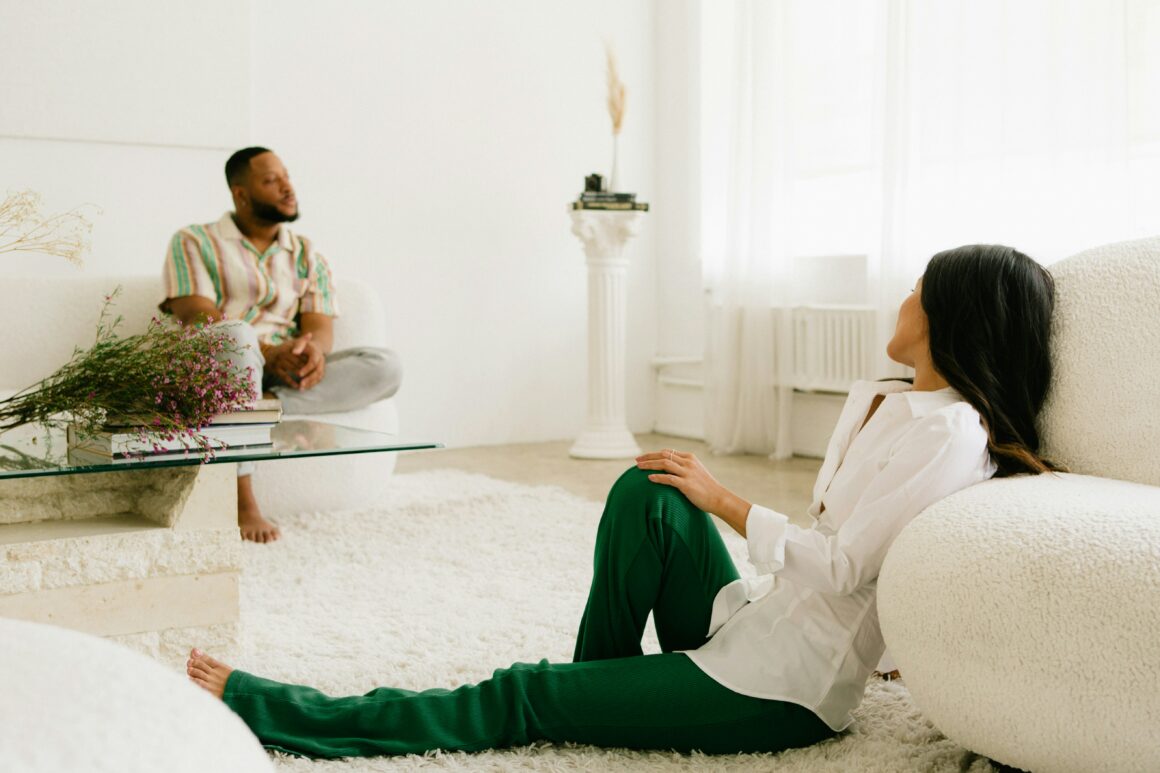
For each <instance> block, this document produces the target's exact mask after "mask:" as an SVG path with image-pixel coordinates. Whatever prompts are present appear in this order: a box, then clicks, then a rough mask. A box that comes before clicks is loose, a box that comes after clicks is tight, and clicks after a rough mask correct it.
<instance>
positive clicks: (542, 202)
mask: <svg viewBox="0 0 1160 773" xmlns="http://www.w3.org/2000/svg"><path fill="white" fill-rule="evenodd" d="M182 7H185V4H181V3H177V2H176V0H172V1H171V2H165V3H150V2H148V0H122V1H121V2H119V3H117V4H115V5H107V4H103V5H101V6H91V7H90V6H88V5H87V4H85V3H83V2H81V0H70V1H66V0H58V2H55V3H49V4H46V5H34V4H30V3H25V4H18V3H15V2H11V1H10V0H4V3H3V5H0V67H3V72H4V75H0V82H4V83H5V88H4V89H3V93H4V94H5V95H12V94H15V95H17V96H18V97H19V99H16V100H13V99H9V98H6V99H5V102H6V104H5V106H4V110H3V111H2V112H0V170H3V171H2V172H0V187H2V188H3V189H6V190H15V189H21V188H25V187H29V188H33V189H36V190H38V191H40V192H41V193H43V194H44V196H45V199H46V203H47V205H48V207H49V208H51V209H61V208H67V207H71V206H73V205H75V204H78V203H82V202H92V203H94V204H97V205H99V206H100V207H101V208H102V209H103V214H102V215H101V216H100V217H99V218H98V219H97V221H96V227H95V229H94V232H93V250H92V253H91V254H90V255H89V256H88V258H87V259H86V262H85V266H84V268H83V269H82V270H83V271H85V272H88V273H92V274H112V273H118V272H120V273H132V274H154V273H156V272H157V271H158V270H159V266H160V260H161V256H162V253H163V250H164V248H165V245H166V242H167V239H168V237H169V236H170V235H171V234H172V232H173V231H174V230H175V229H176V228H178V227H180V226H182V225H185V224H188V223H190V222H208V221H210V220H213V219H216V218H217V217H218V216H220V214H221V213H222V212H223V211H225V210H226V209H227V208H228V206H229V198H228V192H227V190H226V187H225V184H224V181H223V179H222V172H221V167H222V164H223V163H224V161H225V159H226V157H227V156H228V154H229V152H230V151H231V150H233V149H235V148H237V147H241V146H243V145H246V144H263V145H267V146H269V147H272V148H274V149H275V150H277V152H278V153H279V154H280V155H281V156H282V158H283V160H284V161H285V162H286V164H287V166H288V167H289V169H290V172H291V174H292V176H293V178H294V180H295V182H296V185H297V188H298V193H299V200H300V202H301V206H302V212H303V216H302V219H301V220H300V221H299V223H298V224H297V225H296V227H297V228H298V229H299V230H300V231H302V232H303V233H306V234H308V235H310V236H311V237H313V238H314V240H315V241H316V242H317V243H318V244H319V246H320V248H321V249H322V250H323V252H324V254H326V255H327V256H328V257H329V258H330V260H331V263H332V265H333V267H334V268H335V271H336V273H338V274H340V275H346V276H357V277H360V278H362V279H364V280H365V281H367V282H370V283H371V284H372V285H373V286H374V287H375V288H377V289H378V291H379V292H380V293H381V294H382V296H383V298H384V301H385V302H386V305H387V315H388V323H389V333H390V337H391V339H392V340H393V341H394V346H395V348H396V349H397V350H398V351H399V353H400V354H401V356H402V358H403V361H404V364H405V367H406V369H407V375H406V380H405V383H404V386H403V389H402V391H401V392H400V395H399V398H398V399H399V408H400V412H401V416H402V424H403V430H404V432H405V433H406V434H407V435H408V436H412V437H424V438H431V439H435V440H440V441H443V442H445V443H447V444H449V445H472V444H488V443H504V442H514V441H533V440H545V439H556V438H567V437H572V436H574V435H575V434H576V433H577V431H578V430H579V428H580V426H581V424H582V421H583V418H584V405H585V381H586V376H585V363H586V357H585V354H584V352H585V345H586V344H585V331H586V322H585V313H586V308H587V305H586V287H585V282H586V270H585V266H584V259H583V254H582V251H581V249H580V245H579V243H578V242H577V241H576V240H575V238H574V237H573V236H571V234H570V232H569V221H568V218H567V216H566V214H565V211H564V207H565V204H566V202H568V201H569V200H571V199H572V198H574V196H575V194H576V192H577V191H578V190H580V188H581V187H582V182H583V177H584V175H585V174H587V173H589V172H592V171H601V172H605V171H606V170H607V167H608V165H609V163H610V155H611V139H610V129H609V125H608V118H607V114H606V112H605V109H604V96H605V85H604V77H605V71H604V59H603V48H602V44H603V40H604V39H606V38H607V39H609V40H611V41H613V43H614V44H615V46H616V49H617V51H618V53H619V56H620V67H621V76H622V78H623V79H624V81H625V82H626V83H627V84H628V89H629V96H628V99H629V102H628V112H627V119H626V123H625V128H624V134H623V135H622V138H621V144H620V173H621V176H622V179H623V180H624V182H625V183H626V187H628V188H630V189H635V190H636V191H638V192H639V193H640V194H641V196H642V198H644V199H646V200H647V199H650V197H651V196H650V195H651V194H652V193H653V190H654V188H655V185H654V179H655V167H654V164H655V160H654V158H655V157H654V149H653V145H652V142H653V138H654V136H656V125H655V121H654V117H655V115H656V109H657V105H656V103H655V100H656V93H655V90H654V88H653V83H654V75H655V73H654V70H655V68H656V66H657V64H656V59H655V56H654V42H653V41H654V34H655V33H654V8H653V2H651V0H634V1H632V2H615V0H588V1H587V2H563V0H553V1H551V2H544V1H542V0H503V1H502V2H498V1H497V2H489V3H475V2H469V0H430V1H426V2H422V3H416V2H411V1H408V0H393V1H390V2H387V1H385V0H357V1H356V0H348V1H347V2H343V3H327V4H322V3H317V2H310V0H292V1H291V0H279V1H278V2H275V0H250V2H249V3H243V2H227V0H215V2H214V3H213V4H211V5H209V6H207V5H205V4H204V3H200V4H198V14H197V15H196V16H195V15H192V14H189V13H184V12H182V11H181V9H182ZM159 9H161V10H159ZM94 29H95V30H98V32H99V34H95V35H94V34H86V30H90V31H91V30H94ZM159 30H165V34H164V35H161V34H160V33H159ZM159 39H163V40H164V45H160V44H159V43H158V42H157V41H158V40H159ZM45 52H49V53H45ZM239 52H242V53H241V54H240V53H239ZM243 54H244V55H243ZM29 63H31V65H29ZM70 79H73V80H70ZM38 94H39V95H42V96H40V97H36V98H35V99H34V98H33V97H35V96H36V95H38ZM82 94H83V95H84V98H83V99H82V98H81V96H80V95H82ZM247 103H248V110H245V109H242V108H239V105H245V104H247ZM143 106H147V109H142V107H143ZM654 206H656V212H658V213H659V212H661V211H663V208H662V207H661V206H657V205H656V204H654ZM656 231H657V223H656V219H655V218H652V217H650V218H647V219H646V223H645V225H644V227H643V228H642V233H641V235H640V237H638V238H637V240H636V241H635V242H633V243H632V244H630V245H629V247H628V249H627V254H628V255H629V256H630V258H631V268H630V274H629V298H630V307H631V308H630V310H629V315H628V330H629V343H628V374H629V389H628V403H627V404H628V415H629V422H630V428H631V429H633V430H634V431H643V430H647V429H648V428H650V427H651V426H652V421H653V416H652V379H651V375H652V374H651V372H650V368H649V365H648V362H649V359H650V358H651V356H652V354H653V353H654V351H655V350H656V347H657V341H656V335H657V292H658V284H657V282H656V261H655V237H654V233H655V232H656ZM0 260H3V262H4V263H5V264H6V268H7V269H8V270H18V271H25V272H28V271H32V272H40V273H60V272H65V271H70V270H73V269H71V268H69V267H66V266H64V265H62V262H61V261H59V260H58V259H48V258H19V259H13V258H12V256H10V255H4V256H2V257H0Z"/></svg>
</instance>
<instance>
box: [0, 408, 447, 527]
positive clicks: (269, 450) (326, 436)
mask: <svg viewBox="0 0 1160 773" xmlns="http://www.w3.org/2000/svg"><path fill="white" fill-rule="evenodd" d="M272 434H273V440H274V442H273V445H270V446H257V447H252V448H240V449H225V450H223V451H219V452H218V453H216V454H214V455H213V456H212V457H211V458H208V459H207V458H206V456H207V455H205V454H202V453H200V452H198V451H190V452H189V453H188V454H183V453H182V452H175V453H172V454H165V455H163V456H160V457H148V456H145V457H139V458H129V459H117V460H113V459H110V460H108V461H106V462H100V461H95V460H93V459H92V457H80V458H78V456H77V455H76V454H73V453H70V452H69V450H68V446H67V443H66V441H65V433H64V431H63V430H60V429H46V428H44V427H41V426H24V427H18V428H16V429H13V430H9V431H8V432H5V433H0V482H2V481H4V480H6V479H15V478H35V477H43V476H56V475H76V474H81V473H94V472H123V471H125V470H142V469H156V468H162V467H187V466H193V465H198V466H200V465H202V464H231V463H234V464H236V463H237V462H245V461H268V460H273V459H292V458H296V457H306V456H338V455H341V454H366V453H384V452H397V451H416V450H421V449H430V448H442V447H443V444H442V443H433V442H429V441H411V440H405V439H401V438H399V437H398V436H397V435H391V434H388V433H385V432H375V431H372V430H366V429H357V428H355V427H343V426H340V425H337V424H328V423H326V422H321V421H307V420H297V419H295V420H287V421H281V422H279V423H278V424H277V425H275V426H274V429H273V433H272ZM3 494H4V492H3V489H2V488H0V499H3ZM2 523H4V521H3V520H0V524H2ZM0 544H2V543H0Z"/></svg>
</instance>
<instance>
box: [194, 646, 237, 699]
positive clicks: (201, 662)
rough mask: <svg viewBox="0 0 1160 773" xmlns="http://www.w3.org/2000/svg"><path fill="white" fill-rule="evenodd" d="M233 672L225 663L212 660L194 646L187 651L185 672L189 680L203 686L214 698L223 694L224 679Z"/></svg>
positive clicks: (224, 688)
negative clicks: (187, 658)
mask: <svg viewBox="0 0 1160 773" xmlns="http://www.w3.org/2000/svg"><path fill="white" fill-rule="evenodd" d="M233 672H234V670H233V669H232V668H230V667H229V666H227V665H226V664H225V663H222V662H221V661H220V660H214V659H213V658H211V657H210V656H209V655H207V654H205V653H204V652H202V651H201V650H199V649H197V648H196V647H195V648H194V649H191V650H190V651H189V660H187V661H186V662H185V673H187V674H189V681H191V682H193V683H194V684H196V685H198V686H200V687H203V688H205V689H206V690H207V691H209V693H210V694H211V695H213V696H214V697H215V698H221V697H222V695H224V694H225V691H226V680H227V679H229V678H230V674H232V673H233Z"/></svg>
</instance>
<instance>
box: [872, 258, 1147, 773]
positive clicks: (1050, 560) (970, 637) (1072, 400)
mask: <svg viewBox="0 0 1160 773" xmlns="http://www.w3.org/2000/svg"><path fill="white" fill-rule="evenodd" d="M1050 270H1051V273H1052V275H1053V276H1054V278H1055V281H1056V290H1057V299H1056V312H1055V319H1054V324H1053V346H1054V354H1053V365H1054V371H1055V372H1054V378H1053V382H1052V387H1051V393H1050V395H1049V397H1048V403H1047V406H1046V407H1045V409H1044V413H1043V416H1042V421H1041V425H1042V434H1043V441H1044V447H1043V452H1044V454H1045V455H1046V456H1047V457H1048V458H1050V459H1052V460H1054V461H1057V462H1060V463H1062V464H1064V465H1065V466H1067V468H1068V469H1069V470H1070V471H1071V472H1070V473H1069V474H1062V475H1041V476H1034V477H1031V476H1019V477H1015V478H1007V479H1003V480H992V481H988V482H986V483H982V484H979V485H977V486H973V487H971V488H968V489H965V490H963V491H961V492H959V493H957V494H955V495H953V496H951V497H948V498H947V499H945V500H943V501H941V502H939V503H937V504H936V505H934V506H932V507H930V508H928V509H927V510H926V511H924V512H923V513H922V514H921V515H920V516H919V517H918V518H916V519H915V520H914V521H912V522H911V524H910V525H908V526H907V528H906V529H905V530H904V531H903V532H902V534H901V535H900V536H899V538H898V540H897V541H896V542H895V544H894V545H893V546H892V547H891V550H890V553H889V555H888V556H887V559H886V562H885V564H884V565H883V568H882V573H881V576H880V577H879V586H878V608H879V615H880V619H881V624H882V631H883V634H884V636H885V639H886V642H887V646H888V648H889V650H890V652H891V653H892V655H893V656H894V658H895V660H896V661H897V664H898V667H899V668H900V669H901V671H902V676H903V679H904V680H905V684H906V686H907V687H908V688H909V689H910V691H911V694H912V695H913V697H914V699H915V701H916V703H917V704H918V705H919V707H920V708H921V709H922V711H923V712H924V714H925V715H926V716H927V717H929V719H930V720H931V721H932V722H933V723H934V724H935V725H936V726H937V727H938V728H939V729H940V730H942V731H943V732H944V733H946V735H947V736H948V737H950V738H952V739H954V740H955V741H957V742H959V743H961V744H962V745H964V746H966V747H967V748H969V749H971V750H973V751H975V752H978V753H980V754H984V755H986V756H988V757H991V758H993V759H995V760H998V761H1000V762H1002V763H1005V764H1007V765H1011V766H1015V767H1018V768H1022V769H1025V770H1031V771H1036V772H1037V773H1038V772H1039V771H1084V773H1091V772H1094V771H1153V770H1160V238H1151V239H1145V240H1140V241H1133V242H1125V243H1121V244H1113V245H1109V246H1105V247H1100V248H1097V249H1092V250H1088V251H1086V252H1083V253H1080V254H1078V255H1076V256H1074V257H1072V258H1069V259H1068V260H1065V261H1062V262H1060V263H1057V264H1055V265H1054V266H1052V267H1051V269H1050Z"/></svg>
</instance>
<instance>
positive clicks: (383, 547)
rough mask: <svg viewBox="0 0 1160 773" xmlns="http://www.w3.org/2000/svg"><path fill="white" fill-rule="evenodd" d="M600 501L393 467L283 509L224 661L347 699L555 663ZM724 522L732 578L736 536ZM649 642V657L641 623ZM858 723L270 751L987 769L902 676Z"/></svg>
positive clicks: (327, 767)
mask: <svg viewBox="0 0 1160 773" xmlns="http://www.w3.org/2000/svg"><path fill="white" fill-rule="evenodd" d="M609 483H610V484H611V481H609ZM601 509H602V504H601V503H598V502H590V501H586V500H583V499H580V498H577V497H575V496H573V495H571V494H569V493H568V492H565V491H563V490H562V489H559V488H555V487H548V486H541V487H531V486H524V485H518V484H514V483H508V482H504V481H499V480H494V479H491V478H488V477H485V476H482V475H473V474H469V473H464V472H459V471H453V470H439V471H430V472H422V473H413V474H406V475H396V476H394V478H393V479H392V483H391V486H390V489H389V492H388V494H387V497H386V498H385V499H384V500H383V501H382V502H381V503H380V504H379V505H377V506H376V507H375V508H373V509H367V510H357V511H343V512H331V513H315V514H307V515H303V516H298V517H295V518H291V519H284V520H283V521H282V523H281V527H282V533H283V538H282V540H281V541H279V542H278V543H276V544H274V545H253V544H250V543H246V546H245V564H244V573H243V577H242V626H243V627H242V652H243V654H242V656H241V657H240V658H238V659H237V661H236V662H235V665H237V666H238V667H240V668H243V669H246V670H248V671H252V672H254V673H257V674H259V675H261V676H267V677H271V678H274V679H280V680H284V681H290V682H295V683H301V684H309V685H311V686H314V687H317V688H319V689H321V690H323V691H324V692H327V693H329V694H332V695H350V694H361V693H364V692H366V691H368V690H370V689H372V688H374V687H377V686H381V685H390V686H395V687H403V688H408V689H426V688H430V687H454V686H457V685H459V684H463V683H469V682H476V681H479V680H481V679H484V678H487V677H488V676H490V674H491V672H492V671H493V670H495V669H496V668H501V667H506V666H508V665H510V664H512V663H514V662H517V661H525V662H526V661H536V660H539V659H541V658H548V659H549V660H554V661H561V662H567V661H569V660H570V659H571V654H572V645H573V640H574V636H575V631H576V626H577V623H578V622H579V619H580V613H581V611H582V610H583V607H584V601H585V598H586V596H587V591H588V585H589V581H590V579H591V561H592V545H593V540H594V538H595V533H596V524H597V522H598V520H599V518H600V513H601ZM719 525H720V524H719ZM722 528H723V529H724V533H725V536H726V539H727V542H728V544H729V547H730V549H731V550H732V551H733V554H734V557H735V560H736V561H737V564H738V567H739V568H740V569H741V570H742V571H743V572H744V571H745V569H746V568H747V567H748V564H747V563H746V562H745V559H744V543H743V542H742V541H741V540H740V538H737V537H736V535H734V534H733V533H732V532H731V531H729V530H728V528H727V527H722ZM645 651H646V652H649V651H654V652H655V651H659V648H658V647H657V644H656V639H655V637H654V636H653V634H652V629H651V626H649V632H648V635H647V637H646V640H645ZM856 716H857V723H856V725H855V726H854V727H853V728H852V729H851V730H850V731H847V732H846V733H844V734H843V735H842V736H840V737H838V738H836V739H833V740H831V741H827V742H824V743H822V744H819V745H817V746H815V747H812V748H808V749H795V750H790V751H787V752H783V753H782V754H779V755H734V756H705V755H691V756H685V755H679V754H674V753H666V752H636V751H627V750H618V749H598V748H593V747H587V746H553V745H549V744H544V745H536V746H532V747H524V748H517V749H511V750H503V751H493V752H484V753H478V754H465V753H445V752H438V753H433V754H429V755H427V756H410V757H395V758H385V757H380V758H365V759H344V760H307V759H302V758H295V757H291V756H287V755H282V754H276V755H274V758H273V759H274V763H275V767H276V768H277V769H279V770H281V771H310V772H311V773H348V772H353V771H404V770H407V771H409V770H457V771H458V770H481V771H482V770H487V771H500V770H502V771H509V770H511V771H523V770H528V771H629V770H632V771H638V770H648V771H678V770H680V771H687V770H696V771H701V770H705V771H767V770H777V771H850V772H851V773H853V772H854V771H857V772H858V773H875V772H878V771H880V772H881V773H900V772H901V771H924V772H930V771H947V772H948V773H950V772H953V773H963V772H969V773H984V772H985V771H994V770H997V769H998V768H997V767H996V766H993V765H992V764H991V762H990V761H989V760H987V759H985V758H981V757H978V756H976V755H974V754H973V753H971V752H969V751H967V750H965V749H963V748H962V747H959V746H957V745H956V744H955V743H954V742H952V741H950V740H948V739H946V738H945V737H944V736H943V735H942V734H941V733H939V732H938V731H937V730H936V729H935V728H934V727H932V726H931V725H930V723H929V722H927V721H926V720H925V719H924V718H923V717H922V716H921V715H920V714H919V712H918V710H917V708H916V707H915V705H914V704H913V702H912V701H911V700H910V697H909V695H908V693H907V691H906V688H905V687H904V686H903V684H901V683H899V682H893V683H883V682H877V681H872V682H871V684H870V685H869V688H868V693H867V696H866V700H865V701H864V702H863V704H862V706H861V708H860V709H859V710H858V712H857V714H856Z"/></svg>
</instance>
